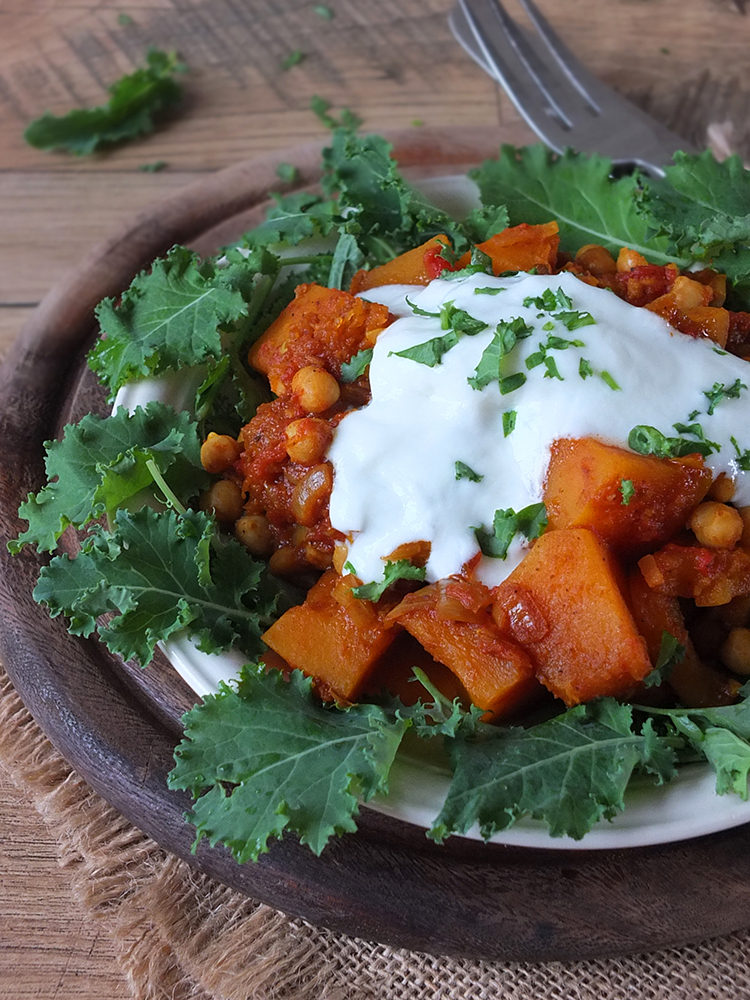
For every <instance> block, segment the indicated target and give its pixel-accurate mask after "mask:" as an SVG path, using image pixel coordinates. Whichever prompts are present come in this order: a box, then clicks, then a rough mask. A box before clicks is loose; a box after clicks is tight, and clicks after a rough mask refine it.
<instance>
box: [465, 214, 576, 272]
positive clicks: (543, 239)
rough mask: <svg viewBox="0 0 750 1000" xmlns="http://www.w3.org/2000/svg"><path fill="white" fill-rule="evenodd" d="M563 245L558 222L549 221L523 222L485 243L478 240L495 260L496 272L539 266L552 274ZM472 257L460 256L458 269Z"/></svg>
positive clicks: (485, 251) (468, 255)
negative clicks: (561, 244) (536, 224)
mask: <svg viewBox="0 0 750 1000" xmlns="http://www.w3.org/2000/svg"><path fill="white" fill-rule="evenodd" d="M559 245H560V235H559V231H558V226H557V223H556V222H545V223H542V224H541V225H538V226H530V225H528V224H527V223H525V222H522V223H521V225H520V226H511V227H510V228H508V229H503V231H502V232H500V233H495V235H494V236H490V238H489V239H488V240H485V241H484V243H478V244H477V249H478V250H481V251H482V252H483V253H486V254H487V255H488V257H490V258H491V259H492V270H493V272H494V273H495V274H502V273H503V271H530V270H531V269H532V268H533V267H536V268H539V270H540V271H541V272H542V273H543V274H550V273H551V272H552V271H554V270H555V269H556V266H557V248H558V246H559ZM470 260H471V254H470V253H465V254H464V255H463V257H459V259H458V262H457V263H456V268H457V269H458V268H462V267H466V266H467V264H468V263H469V261H470Z"/></svg>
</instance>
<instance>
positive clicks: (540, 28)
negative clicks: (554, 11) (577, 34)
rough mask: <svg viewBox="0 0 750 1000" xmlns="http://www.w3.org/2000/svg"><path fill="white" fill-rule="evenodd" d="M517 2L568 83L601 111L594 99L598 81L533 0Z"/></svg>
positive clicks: (598, 84)
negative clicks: (584, 66)
mask: <svg viewBox="0 0 750 1000" xmlns="http://www.w3.org/2000/svg"><path fill="white" fill-rule="evenodd" d="M518 2H519V3H520V5H521V6H522V7H523V9H524V10H525V11H526V13H527V14H528V16H529V20H530V21H531V23H532V24H533V25H534V27H535V28H536V30H537V32H538V34H539V37H540V38H541V39H542V40H543V42H544V44H545V45H546V46H547V49H548V50H549V51H550V53H551V54H552V55H553V56H554V58H555V61H556V62H557V65H558V66H559V67H560V69H561V70H562V71H563V73H564V74H565V76H566V77H567V78H568V80H569V81H570V83H571V84H572V85H573V86H574V87H575V88H576V90H577V91H578V92H579V94H580V95H581V97H583V98H584V100H586V101H588V102H589V103H590V104H591V105H593V107H594V108H595V109H596V110H597V111H601V107H600V103H599V102H598V101H597V99H596V91H597V90H598V89H600V88H601V84H600V83H599V81H598V80H596V79H595V78H594V77H592V76H591V74H590V73H588V72H587V71H586V70H585V69H584V68H583V66H582V65H581V63H580V62H579V61H578V60H577V59H576V57H575V56H574V55H573V53H572V52H571V51H570V49H569V48H568V47H567V45H566V44H565V42H563V40H562V39H561V38H560V36H559V35H558V34H557V33H556V32H555V31H553V29H552V26H551V25H550V23H549V21H548V20H547V18H546V17H545V16H544V15H543V14H542V12H541V11H540V10H539V8H538V7H537V5H536V4H535V3H534V0H518Z"/></svg>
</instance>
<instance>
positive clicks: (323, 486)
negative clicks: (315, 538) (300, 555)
mask: <svg viewBox="0 0 750 1000" xmlns="http://www.w3.org/2000/svg"><path fill="white" fill-rule="evenodd" d="M332 489H333V469H332V468H331V466H330V465H329V464H328V462H324V463H322V464H321V465H314V466H313V467H312V468H311V469H310V471H309V472H308V473H307V475H306V476H305V478H304V479H302V480H301V481H300V482H299V483H297V485H296V486H295V487H294V490H293V491H292V512H293V513H294V516H295V518H296V519H297V522H298V524H303V525H306V526H307V527H310V526H312V525H313V524H315V522H316V521H317V520H318V518H319V517H320V515H321V513H322V511H323V506H324V504H325V502H326V500H327V499H328V497H329V496H330V493H331V490H332Z"/></svg>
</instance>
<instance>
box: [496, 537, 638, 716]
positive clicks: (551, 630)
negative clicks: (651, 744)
mask: <svg viewBox="0 0 750 1000" xmlns="http://www.w3.org/2000/svg"><path fill="white" fill-rule="evenodd" d="M493 614H494V615H495V617H496V619H497V618H498V617H500V616H507V620H508V621H509V622H510V629H511V634H513V635H515V636H516V637H517V638H518V641H519V642H523V647H524V649H525V650H526V651H527V652H528V653H529V654H530V656H531V658H532V660H533V662H534V664H535V669H536V675H537V678H538V679H539V680H540V681H541V682H542V684H544V686H545V687H547V688H548V689H549V690H550V691H551V692H552V693H553V694H554V695H556V696H557V697H558V698H562V700H563V701H564V702H565V703H566V705H577V704H578V703H580V702H584V701H590V700H591V699H592V698H598V697H601V696H604V695H611V696H614V697H620V696H627V695H628V694H630V693H631V692H632V691H633V690H634V688H635V687H636V685H637V684H638V682H639V681H641V680H643V678H644V677H645V676H646V674H648V673H649V671H650V670H651V661H650V659H649V655H648V650H647V648H646V643H645V641H644V639H643V638H642V637H641V635H640V634H639V632H638V629H637V628H636V625H635V622H634V621H633V616H632V615H631V613H630V610H629V608H628V605H627V604H626V602H625V599H624V597H623V594H622V589H621V582H620V571H619V568H618V566H617V564H616V562H615V560H614V558H613V556H612V554H611V553H610V551H609V549H608V548H607V546H606V545H605V544H604V543H603V542H602V541H601V540H600V539H599V538H598V537H597V536H596V535H595V534H594V533H593V532H592V531H589V530H588V529H586V528H565V529H561V530H559V531H547V532H546V533H545V534H544V535H542V536H541V538H539V539H537V541H536V542H535V544H534V546H533V547H532V548H531V550H530V551H529V553H528V555H527V556H526V558H525V559H524V560H523V562H522V563H521V564H520V565H519V566H517V567H516V569H515V570H514V571H513V572H512V573H511V575H510V576H509V577H508V579H507V580H505V581H504V582H503V583H501V584H500V586H499V587H497V588H496V589H495V610H494V611H493Z"/></svg>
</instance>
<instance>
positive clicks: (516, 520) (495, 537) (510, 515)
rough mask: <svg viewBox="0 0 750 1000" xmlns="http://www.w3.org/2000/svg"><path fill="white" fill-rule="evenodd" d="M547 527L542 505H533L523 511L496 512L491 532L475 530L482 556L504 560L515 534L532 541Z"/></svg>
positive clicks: (510, 509)
mask: <svg viewBox="0 0 750 1000" xmlns="http://www.w3.org/2000/svg"><path fill="white" fill-rule="evenodd" d="M546 527H547V509H546V507H545V506H544V504H543V503H533V504H530V505H529V506H528V507H524V508H523V510H519V511H518V512H516V511H514V510H513V508H512V507H509V508H508V509H507V510H496V511H495V516H494V518H493V521H492V531H491V532H490V531H488V530H487V529H486V528H483V527H482V528H475V529H474V531H475V533H476V537H477V541H478V542H479V548H480V549H481V551H482V554H483V555H485V556H490V557H491V558H492V559H505V557H506V556H507V555H508V548H509V547H510V543H511V542H512V541H513V539H514V538H515V537H516V535H517V534H519V533H520V534H522V535H525V536H526V538H528V539H529V540H532V539H534V538H539V536H540V535H541V534H542V533H543V531H544V530H545V528H546Z"/></svg>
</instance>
